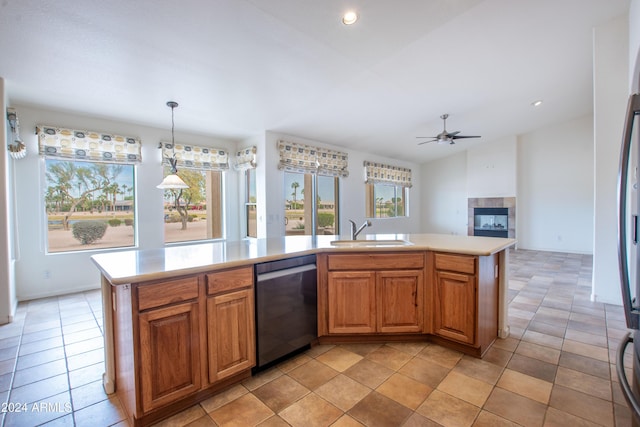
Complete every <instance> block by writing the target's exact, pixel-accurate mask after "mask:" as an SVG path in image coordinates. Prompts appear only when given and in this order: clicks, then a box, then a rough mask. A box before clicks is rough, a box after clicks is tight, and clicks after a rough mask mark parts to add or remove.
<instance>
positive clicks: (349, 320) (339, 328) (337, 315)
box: [327, 271, 376, 334]
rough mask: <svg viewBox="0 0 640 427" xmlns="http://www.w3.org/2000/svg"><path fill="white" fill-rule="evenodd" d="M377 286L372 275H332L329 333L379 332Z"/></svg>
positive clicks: (366, 272) (339, 272)
mask: <svg viewBox="0 0 640 427" xmlns="http://www.w3.org/2000/svg"><path fill="white" fill-rule="evenodd" d="M375 285H376V280H375V273H372V272H368V271H330V272H329V283H328V289H327V290H328V297H329V298H328V299H329V317H328V321H329V333H332V334H352V333H373V332H376V288H375Z"/></svg>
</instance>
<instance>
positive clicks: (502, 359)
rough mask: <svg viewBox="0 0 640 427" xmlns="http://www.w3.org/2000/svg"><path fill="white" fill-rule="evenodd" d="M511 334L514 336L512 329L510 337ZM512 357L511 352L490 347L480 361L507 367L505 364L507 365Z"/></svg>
mask: <svg viewBox="0 0 640 427" xmlns="http://www.w3.org/2000/svg"><path fill="white" fill-rule="evenodd" d="M513 334H514V331H513V328H511V335H513ZM512 355H513V352H511V351H506V350H502V349H500V348H497V347H494V346H491V347H490V348H489V350H487V352H486V353H485V354H484V357H483V358H482V359H483V360H484V361H486V362H489V363H493V364H494V365H498V366H501V367H505V366H507V363H509V360H510V359H511V356H512Z"/></svg>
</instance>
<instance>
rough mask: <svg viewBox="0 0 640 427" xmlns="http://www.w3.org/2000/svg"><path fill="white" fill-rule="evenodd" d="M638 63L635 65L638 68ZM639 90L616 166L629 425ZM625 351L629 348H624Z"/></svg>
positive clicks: (635, 393)
mask: <svg viewBox="0 0 640 427" xmlns="http://www.w3.org/2000/svg"><path fill="white" fill-rule="evenodd" d="M639 68H640V67H636V68H635V69H636V70H638V69H639ZM639 90H640V75H636V76H634V78H633V80H632V91H633V92H638V91H639ZM638 115H640V93H632V94H631V95H630V97H629V101H628V105H627V114H626V118H625V124H624V131H623V138H622V146H621V150H620V170H619V172H618V264H619V269H620V286H621V290H622V300H623V305H624V312H625V317H626V322H627V327H628V328H629V329H631V330H632V331H631V332H629V333H628V334H627V335H626V337H625V338H624V339H623V340H622V341H621V342H620V345H619V347H618V354H617V362H616V371H617V375H618V379H619V380H620V385H621V387H622V391H623V394H624V396H625V399H626V400H627V402H628V403H629V407H630V408H631V412H632V416H633V421H632V425H633V426H640V250H638V249H639V248H638V246H640V244H639V241H638V239H639V237H640V236H639V233H640V231H639V230H638V226H639V224H638V213H639V212H640V200H639V199H640V197H638V166H639V165H640V135H639V133H640V124H638V123H635V122H637V121H638ZM629 347H630V349H631V350H632V351H631V352H630V353H631V355H632V361H633V362H632V363H629V365H630V366H629V367H630V368H631V370H632V371H631V372H632V374H631V378H628V376H627V372H628V371H626V370H625V366H624V361H625V351H627V348H629ZM628 353H629V352H628Z"/></svg>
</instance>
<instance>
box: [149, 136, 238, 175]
mask: <svg viewBox="0 0 640 427" xmlns="http://www.w3.org/2000/svg"><path fill="white" fill-rule="evenodd" d="M160 145H161V147H162V163H163V164H165V165H169V160H168V159H169V158H171V157H173V155H174V154H175V156H176V166H177V167H178V169H180V168H185V169H198V170H214V171H223V170H227V169H229V153H227V152H226V151H225V150H222V149H219V148H211V147H199V146H196V145H186V144H178V143H176V144H175V147H173V146H172V145H171V143H170V142H161V143H160Z"/></svg>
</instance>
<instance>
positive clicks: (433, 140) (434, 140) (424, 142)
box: [418, 136, 437, 145]
mask: <svg viewBox="0 0 640 427" xmlns="http://www.w3.org/2000/svg"><path fill="white" fill-rule="evenodd" d="M418 138H427V137H426V136H423V137H418ZM436 141H437V139H432V140H431V141H422V142H418V145H422V144H428V143H429V142H436Z"/></svg>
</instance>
